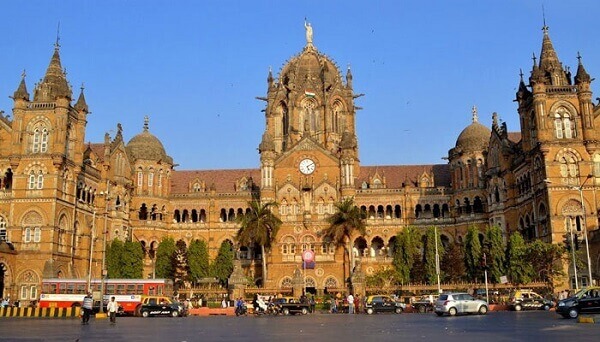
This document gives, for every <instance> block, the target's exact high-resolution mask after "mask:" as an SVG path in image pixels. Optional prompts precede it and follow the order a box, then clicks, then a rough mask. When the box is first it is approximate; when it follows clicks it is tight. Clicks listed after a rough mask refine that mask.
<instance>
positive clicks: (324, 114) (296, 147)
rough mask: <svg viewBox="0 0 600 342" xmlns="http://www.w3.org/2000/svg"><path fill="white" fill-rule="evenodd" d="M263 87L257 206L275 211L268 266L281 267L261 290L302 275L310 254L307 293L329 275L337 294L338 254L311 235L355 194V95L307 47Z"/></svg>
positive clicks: (335, 71) (349, 81) (338, 74)
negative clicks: (270, 205) (273, 206)
mask: <svg viewBox="0 0 600 342" xmlns="http://www.w3.org/2000/svg"><path fill="white" fill-rule="evenodd" d="M267 84H268V91H267V97H264V98H260V99H261V100H264V101H265V102H266V103H267V106H266V109H265V111H264V112H265V118H266V129H265V132H264V134H263V137H262V141H261V143H260V146H259V151H260V156H261V200H262V201H276V202H277V204H278V211H279V215H280V217H281V220H282V221H283V225H282V227H281V229H280V232H279V234H278V236H277V241H275V243H274V246H279V247H280V248H273V251H272V253H271V256H268V257H270V258H271V260H268V262H269V263H270V264H279V263H281V266H283V267H277V268H276V269H277V270H281V272H282V274H279V275H277V274H269V278H270V279H266V280H265V282H266V283H270V284H272V285H274V286H278V285H281V284H278V283H277V282H278V281H280V279H282V277H285V276H286V275H287V274H286V273H289V275H290V276H291V275H293V271H294V270H295V268H296V267H302V263H301V253H302V252H303V251H305V250H306V249H312V250H313V251H315V259H316V260H315V261H316V267H317V268H316V269H315V270H316V271H315V272H316V273H317V274H315V276H314V277H313V280H314V282H315V285H319V286H318V287H320V288H322V287H323V285H322V284H320V282H321V281H324V280H325V278H327V276H328V274H330V275H331V276H333V277H335V280H336V281H337V282H338V285H340V286H341V285H342V283H341V281H342V279H341V278H342V277H343V276H342V266H341V265H342V258H343V254H342V253H341V251H338V252H336V251H335V248H331V252H329V249H328V247H327V246H326V245H327V242H326V241H321V237H320V234H319V233H320V231H321V230H322V229H323V228H325V227H326V226H327V222H326V221H325V219H326V217H328V216H329V215H330V214H332V213H333V211H334V204H335V203H336V202H338V201H339V200H340V199H341V198H342V197H346V196H353V195H354V194H355V185H354V180H355V178H356V177H357V176H358V170H359V160H358V145H357V139H356V130H355V122H356V120H355V114H356V112H355V110H356V107H355V106H354V99H355V98H356V97H357V96H358V95H355V94H354V92H353V89H352V73H351V72H350V68H348V71H347V73H346V76H345V79H344V77H342V74H341V72H340V70H339V68H338V67H337V65H336V64H335V63H334V62H333V61H332V60H331V59H330V58H329V57H327V56H325V55H324V54H322V53H321V52H319V51H318V50H317V48H316V47H315V46H314V45H313V44H312V40H311V41H307V44H306V46H305V47H304V48H303V50H302V51H301V52H300V53H299V54H298V55H296V56H294V57H292V58H291V59H290V60H289V61H288V62H287V64H285V65H284V66H283V68H282V69H281V71H280V73H279V75H278V77H277V78H274V77H273V74H272V72H271V70H269V76H268V78H267ZM288 241H289V242H290V246H287V245H286V244H287V243H288ZM292 241H293V242H292ZM291 244H293V246H291ZM286 246H287V247H286ZM322 246H325V247H322ZM321 249H323V250H321ZM323 251H324V252H325V255H323V253H321V252H323ZM338 253H339V255H337V254H338ZM298 258H299V259H298ZM298 260H300V262H298ZM323 261H326V262H323ZM285 266H289V267H285ZM338 273H339V274H338ZM330 282H332V281H330ZM307 284H308V285H310V280H307ZM308 287H310V286H308Z"/></svg>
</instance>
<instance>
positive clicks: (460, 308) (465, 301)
mask: <svg viewBox="0 0 600 342" xmlns="http://www.w3.org/2000/svg"><path fill="white" fill-rule="evenodd" d="M488 310H489V308H488V304H487V302H485V301H483V300H479V299H475V298H473V296H471V295H470V294H468V293H461V292H459V293H442V294H441V295H440V296H439V298H438V300H437V301H436V302H435V313H436V314H437V315H438V316H442V315H444V314H448V315H450V316H455V315H457V314H464V313H476V314H480V315H485V314H486V313H487V312H488Z"/></svg>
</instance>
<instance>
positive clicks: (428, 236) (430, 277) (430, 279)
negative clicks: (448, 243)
mask: <svg viewBox="0 0 600 342" xmlns="http://www.w3.org/2000/svg"><path fill="white" fill-rule="evenodd" d="M436 240H437V241H436ZM436 243H437V248H438V255H439V258H440V260H441V258H442V257H443V255H444V246H443V245H442V240H441V237H440V235H439V234H438V235H437V239H436V234H435V227H429V228H427V232H426V233H425V246H424V247H425V248H424V249H425V252H424V255H423V257H424V265H423V267H424V271H425V279H426V280H427V283H429V284H430V285H431V284H437V270H436V262H435V247H436ZM440 271H441V270H440ZM440 277H442V276H441V275H440Z"/></svg>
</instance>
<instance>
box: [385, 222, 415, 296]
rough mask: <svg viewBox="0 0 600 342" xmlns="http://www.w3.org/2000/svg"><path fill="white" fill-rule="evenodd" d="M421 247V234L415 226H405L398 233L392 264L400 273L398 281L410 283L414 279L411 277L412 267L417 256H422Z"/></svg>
mask: <svg viewBox="0 0 600 342" xmlns="http://www.w3.org/2000/svg"><path fill="white" fill-rule="evenodd" d="M420 248H421V235H420V234H419V232H418V231H417V230H416V229H415V228H413V227H406V228H404V229H403V230H402V231H401V232H400V233H398V235H396V246H395V248H394V251H395V252H394V260H393V261H392V264H393V265H394V268H395V269H396V272H397V273H398V281H399V282H401V283H404V284H405V283H409V282H411V281H414V280H413V279H411V269H412V268H413V264H414V262H415V258H416V259H417V260H419V259H420V258H421V257H420V255H419V251H420Z"/></svg>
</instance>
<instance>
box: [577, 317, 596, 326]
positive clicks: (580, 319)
mask: <svg viewBox="0 0 600 342" xmlns="http://www.w3.org/2000/svg"><path fill="white" fill-rule="evenodd" d="M577 323H592V324H594V323H596V319H595V318H594V317H592V316H579V317H578V318H577Z"/></svg>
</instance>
